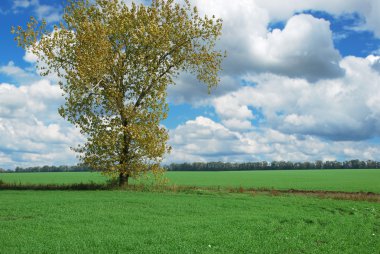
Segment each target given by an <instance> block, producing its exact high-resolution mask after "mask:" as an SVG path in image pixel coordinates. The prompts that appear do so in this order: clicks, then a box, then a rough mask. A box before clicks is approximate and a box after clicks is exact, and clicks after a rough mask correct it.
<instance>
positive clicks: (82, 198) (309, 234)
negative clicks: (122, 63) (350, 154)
mask: <svg viewBox="0 0 380 254" xmlns="http://www.w3.org/2000/svg"><path fill="white" fill-rule="evenodd" d="M0 204H1V206H0V253H229V254H230V253H361V254H365V253H379V250H380V204H379V203H368V202H362V201H360V202H359V201H342V200H331V199H319V198H313V197H303V196H288V195H282V196H268V195H257V196H252V195H248V194H220V193H219V194H218V193H203V194H194V193H193V194H184V193H168V192H166V193H165V192H164V193H150V192H132V191H82V192H78V191H0Z"/></svg>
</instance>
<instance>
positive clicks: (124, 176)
mask: <svg viewBox="0 0 380 254" xmlns="http://www.w3.org/2000/svg"><path fill="white" fill-rule="evenodd" d="M128 178H129V174H128V173H120V174H119V187H124V186H126V185H128Z"/></svg>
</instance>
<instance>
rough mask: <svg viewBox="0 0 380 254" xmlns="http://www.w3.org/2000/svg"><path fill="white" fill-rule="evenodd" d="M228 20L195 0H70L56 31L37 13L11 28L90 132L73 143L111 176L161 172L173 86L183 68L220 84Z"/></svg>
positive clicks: (65, 110)
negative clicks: (207, 12) (55, 79)
mask: <svg viewBox="0 0 380 254" xmlns="http://www.w3.org/2000/svg"><path fill="white" fill-rule="evenodd" d="M221 28H222V21H221V20H220V19H215V18H214V17H212V18H209V17H207V16H203V17H201V16H200V15H199V13H198V11H197V9H196V7H192V6H191V4H190V2H189V1H187V0H186V1H185V3H184V4H183V5H181V4H178V3H175V2H174V1H173V0H167V1H164V0H153V1H152V3H151V5H150V6H144V5H137V4H132V5H131V6H128V5H127V4H125V3H124V2H123V1H121V0H97V1H95V2H93V1H86V0H79V1H70V2H69V4H68V5H67V6H66V8H65V11H64V15H63V18H62V22H61V23H60V24H59V25H57V26H55V27H54V29H53V31H47V29H46V23H45V22H44V21H42V22H41V23H38V21H37V20H36V19H34V18H31V20H30V22H29V23H28V24H27V27H26V28H25V29H23V28H21V27H18V28H13V29H12V31H13V32H14V33H15V35H16V40H17V42H18V44H19V46H21V47H23V48H25V49H28V50H31V51H32V52H33V53H34V54H36V55H37V56H38V57H39V63H38V67H39V69H40V70H41V73H42V75H48V74H50V73H54V74H56V75H58V76H59V77H60V78H61V79H62V82H60V86H61V88H62V90H63V91H64V96H65V100H66V101H65V104H64V105H63V106H62V107H61V108H60V109H59V113H60V114H61V115H62V116H63V117H64V118H66V119H67V120H68V121H69V122H71V123H72V124H74V125H75V126H76V127H78V128H79V129H80V130H81V132H82V134H84V135H85V137H86V138H87V140H86V142H85V143H84V144H83V145H81V146H79V147H76V148H74V150H75V151H77V152H78V153H79V157H80V159H81V160H82V162H84V163H85V164H87V165H89V166H91V167H93V168H96V169H97V170H100V171H103V172H105V173H107V174H111V175H120V177H121V175H127V177H128V176H138V175H140V174H141V173H142V172H147V171H151V170H153V171H157V172H160V169H159V164H160V162H161V161H162V158H163V156H164V155H165V154H166V153H168V152H169V151H170V147H169V146H168V145H167V144H166V141H167V140H168V133H167V130H166V129H165V128H164V127H162V126H160V122H161V121H162V120H163V119H165V118H166V116H167V111H168V105H167V102H166V97H167V94H166V90H167V86H168V85H172V84H174V78H175V77H176V76H177V75H178V74H179V73H180V72H182V71H187V72H191V73H193V74H195V75H196V77H197V78H198V80H200V81H201V82H203V83H205V84H206V85H207V86H208V87H209V89H210V88H212V87H214V86H216V85H217V84H218V81H219V80H218V72H219V71H220V65H221V61H222V59H223V57H224V53H222V52H220V51H218V50H215V42H216V40H217V39H218V38H219V36H220V34H221Z"/></svg>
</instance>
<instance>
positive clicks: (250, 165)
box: [165, 160, 380, 171]
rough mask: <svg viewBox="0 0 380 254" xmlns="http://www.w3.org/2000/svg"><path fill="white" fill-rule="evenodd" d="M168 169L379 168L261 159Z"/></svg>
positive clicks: (361, 163) (353, 163)
mask: <svg viewBox="0 0 380 254" xmlns="http://www.w3.org/2000/svg"><path fill="white" fill-rule="evenodd" d="M165 168H166V169H167V170H168V171H238V170H280V169H373V168H380V162H379V161H372V160H367V161H361V160H350V161H343V162H340V161H315V162H308V161H306V162H291V161H272V162H267V161H261V162H243V163H230V162H194V163H173V164H170V165H168V166H165Z"/></svg>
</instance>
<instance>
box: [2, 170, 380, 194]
mask: <svg viewBox="0 0 380 254" xmlns="http://www.w3.org/2000/svg"><path fill="white" fill-rule="evenodd" d="M166 175H167V178H168V179H169V180H170V182H169V184H176V185H188V186H220V187H240V186H241V187H245V188H274V189H282V190H285V189H299V190H331V191H349V192H358V191H364V192H375V193H380V170H377V169H360V170H277V171H225V172H167V173H166ZM106 179H107V178H106V177H104V176H102V175H100V174H99V173H90V172H83V173H77V172H67V173H10V174H0V180H3V181H4V182H9V183H32V184H48V183H50V184H68V183H81V182H83V183H88V182H91V181H92V182H95V183H101V182H105V181H106ZM132 182H133V181H132Z"/></svg>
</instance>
